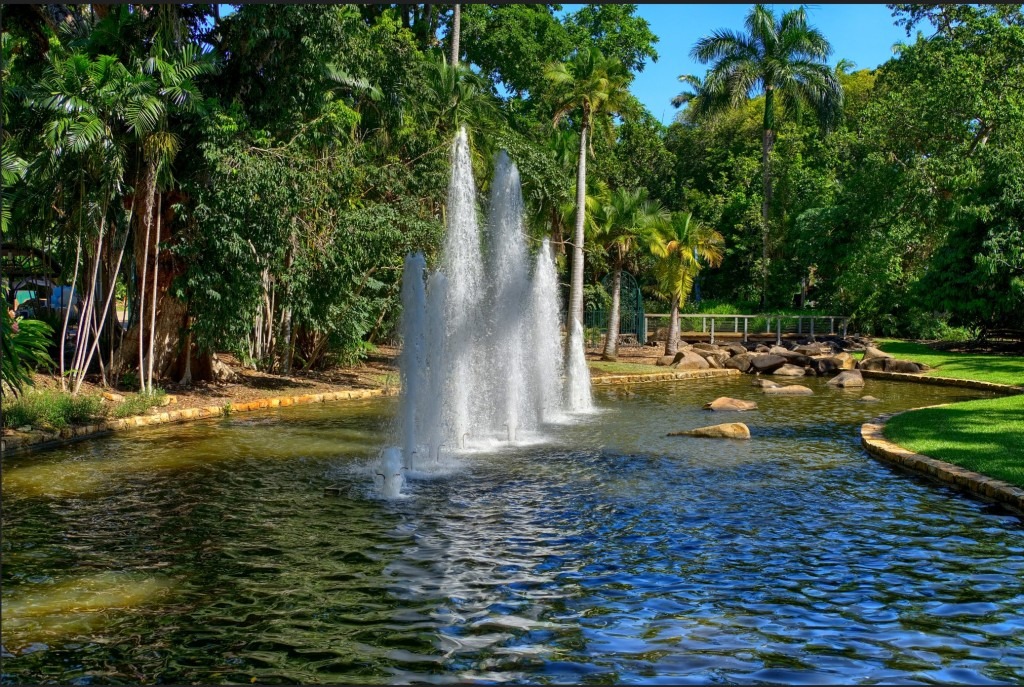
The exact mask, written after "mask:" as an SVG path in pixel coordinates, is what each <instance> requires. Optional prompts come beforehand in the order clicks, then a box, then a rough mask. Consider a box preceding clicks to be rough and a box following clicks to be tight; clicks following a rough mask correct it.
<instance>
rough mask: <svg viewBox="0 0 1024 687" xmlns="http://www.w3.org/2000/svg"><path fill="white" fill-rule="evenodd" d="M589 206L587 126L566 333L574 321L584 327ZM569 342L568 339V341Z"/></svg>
mask: <svg viewBox="0 0 1024 687" xmlns="http://www.w3.org/2000/svg"><path fill="white" fill-rule="evenodd" d="M586 205H587V125H586V124H584V125H583V127H582V128H581V129H580V159H579V166H578V167H577V173H576V234H575V240H574V241H573V247H572V278H571V280H570V282H569V309H568V317H567V318H566V324H565V327H566V331H567V332H570V333H571V332H572V323H573V320H578V321H579V323H580V326H582V325H583V222H584V219H585V217H584V215H583V213H584V212H585V211H586ZM567 340H568V339H567Z"/></svg>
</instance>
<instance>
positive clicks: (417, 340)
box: [398, 253, 427, 469]
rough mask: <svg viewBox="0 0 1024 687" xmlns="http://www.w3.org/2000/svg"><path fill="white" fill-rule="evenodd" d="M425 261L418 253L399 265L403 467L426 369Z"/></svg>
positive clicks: (409, 455) (408, 460)
mask: <svg viewBox="0 0 1024 687" xmlns="http://www.w3.org/2000/svg"><path fill="white" fill-rule="evenodd" d="M426 266H427V263H426V260H424V258H423V254H422V253H415V254H412V255H407V256H406V257H405V265H404V267H403V269H402V321H401V330H402V335H403V336H402V354H401V357H400V360H399V366H398V369H399V373H400V375H401V380H402V392H403V393H402V397H401V401H400V403H399V407H400V410H399V417H400V419H401V423H402V457H403V459H404V461H403V462H404V465H405V467H406V468H410V469H411V468H412V467H413V464H414V458H413V456H414V455H416V449H417V445H416V444H417V431H416V425H417V419H418V418H417V414H418V412H419V410H420V409H421V408H422V407H423V405H424V402H423V401H424V395H423V394H424V391H425V390H426V389H425V385H424V382H425V381H426V380H425V379H424V377H425V374H424V373H425V371H426V362H427V361H426V352H427V351H426V348H427V342H426V326H427V325H426V316H427V313H426V309H427V297H426V292H425V291H424V286H423V271H424V270H425V269H426Z"/></svg>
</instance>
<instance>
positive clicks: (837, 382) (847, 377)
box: [827, 370, 864, 389]
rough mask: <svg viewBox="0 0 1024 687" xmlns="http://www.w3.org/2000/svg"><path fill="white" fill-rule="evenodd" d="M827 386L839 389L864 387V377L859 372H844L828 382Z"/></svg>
mask: <svg viewBox="0 0 1024 687" xmlns="http://www.w3.org/2000/svg"><path fill="white" fill-rule="evenodd" d="M827 386H834V387H837V388H840V389H849V388H852V387H862V386H864V376H863V375H861V373H860V370H846V371H844V372H840V373H839V374H838V375H837V376H835V377H833V378H832V379H830V380H828V383H827Z"/></svg>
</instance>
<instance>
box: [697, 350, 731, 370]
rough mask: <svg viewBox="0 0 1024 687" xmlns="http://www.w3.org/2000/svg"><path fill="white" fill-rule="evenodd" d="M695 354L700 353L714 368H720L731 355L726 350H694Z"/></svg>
mask: <svg viewBox="0 0 1024 687" xmlns="http://www.w3.org/2000/svg"><path fill="white" fill-rule="evenodd" d="M694 353H696V354H697V355H700V356H702V357H703V358H704V360H707V361H708V364H709V365H711V367H714V368H721V367H722V366H723V365H724V364H725V361H726V360H729V358H730V357H731V356H730V355H729V352H728V351H712V352H708V351H694Z"/></svg>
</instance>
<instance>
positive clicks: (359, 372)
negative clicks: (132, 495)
mask: <svg viewBox="0 0 1024 687" xmlns="http://www.w3.org/2000/svg"><path fill="white" fill-rule="evenodd" d="M397 355H398V349H397V348H396V347H393V346H379V347H378V348H377V350H376V351H375V352H374V354H373V355H371V356H369V357H368V358H367V359H366V360H364V361H363V362H362V363H361V364H359V365H354V366H351V367H343V368H341V367H340V368H334V369H330V370H325V371H322V372H321V371H310V372H297V373H295V374H292V375H274V374H268V373H266V372H259V371H257V370H251V369H247V368H245V367H243V366H242V365H241V364H240V363H239V362H238V360H236V359H235V358H234V357H232V356H230V355H225V354H218V356H217V357H218V358H219V359H220V361H221V362H223V363H225V364H226V365H227V366H228V367H230V368H231V370H232V371H233V372H234V373H235V379H234V381H231V382H224V383H221V382H197V383H195V384H193V385H191V386H188V387H184V386H181V385H178V384H174V383H171V382H166V381H165V382H163V383H160V385H159V386H160V387H161V388H163V389H164V390H165V391H166V392H167V393H168V395H170V396H173V399H172V403H171V404H170V405H169V406H168V407H165V408H164V410H167V409H170V410H174V409H177V408H195V407H200V406H209V405H223V404H225V403H229V402H230V403H245V402H247V401H253V400H256V399H258V398H267V397H273V396H301V395H306V394H318V393H327V392H331V391H345V390H352V389H381V388H388V387H394V386H396V385H397V384H398V368H397V367H396V366H395V358H396V356H397ZM35 386H36V388H37V389H59V388H60V383H59V381H58V380H57V378H56V377H53V376H50V375H36V376H35ZM111 391H112V392H114V393H118V394H122V395H126V394H128V393H131V392H133V391H137V389H109V388H104V387H102V386H101V385H100V384H99V380H98V379H97V380H95V383H90V382H89V381H87V382H86V383H85V384H84V385H83V386H82V393H85V394H97V395H99V394H102V393H104V392H111Z"/></svg>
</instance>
